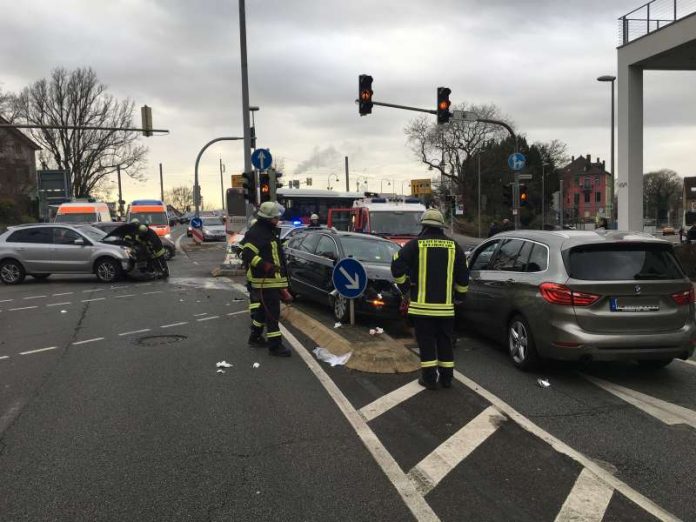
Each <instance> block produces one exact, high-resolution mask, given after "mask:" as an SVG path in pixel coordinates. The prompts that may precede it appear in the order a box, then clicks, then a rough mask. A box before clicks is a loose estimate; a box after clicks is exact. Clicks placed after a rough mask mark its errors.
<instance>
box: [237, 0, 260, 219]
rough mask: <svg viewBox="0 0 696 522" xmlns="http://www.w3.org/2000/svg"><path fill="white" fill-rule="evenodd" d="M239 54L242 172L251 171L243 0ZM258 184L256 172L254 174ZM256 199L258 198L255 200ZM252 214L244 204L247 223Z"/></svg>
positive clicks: (241, 4) (240, 3) (249, 208)
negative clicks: (240, 67)
mask: <svg viewBox="0 0 696 522" xmlns="http://www.w3.org/2000/svg"><path fill="white" fill-rule="evenodd" d="M239 54H240V55H241V56H240V57H241V62H242V122H243V125H244V138H243V139H244V172H251V153H250V151H251V127H250V125H249V123H250V122H249V75H248V72H247V71H248V67H247V45H246V10H245V8H244V0H239ZM255 176H256V179H257V186H258V174H255ZM257 201H258V200H257ZM253 215H254V208H253V206H252V205H251V204H249V203H247V205H246V219H247V223H248V222H249V221H250V220H251V218H252V216H253Z"/></svg>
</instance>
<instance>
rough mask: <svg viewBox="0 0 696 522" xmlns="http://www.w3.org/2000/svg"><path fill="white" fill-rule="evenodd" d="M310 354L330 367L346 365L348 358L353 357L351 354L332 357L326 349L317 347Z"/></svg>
mask: <svg viewBox="0 0 696 522" xmlns="http://www.w3.org/2000/svg"><path fill="white" fill-rule="evenodd" d="M312 352H313V353H314V355H316V356H317V359H319V360H320V361H324V362H326V363H329V364H330V365H331V366H337V365H341V366H342V365H344V364H346V363H347V362H348V359H350V356H351V355H353V352H348V353H344V354H343V355H334V354H332V353H331V352H330V351H328V350H327V349H326V348H321V347H319V346H317V347H316V348H315V349H314V350H312Z"/></svg>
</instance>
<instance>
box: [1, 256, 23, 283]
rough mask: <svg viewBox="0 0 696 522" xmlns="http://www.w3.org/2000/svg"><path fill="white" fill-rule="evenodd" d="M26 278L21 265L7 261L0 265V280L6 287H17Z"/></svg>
mask: <svg viewBox="0 0 696 522" xmlns="http://www.w3.org/2000/svg"><path fill="white" fill-rule="evenodd" d="M25 277H26V272H25V271H24V267H23V266H22V263H20V262H19V261H15V260H14V259H8V260H7V261H3V262H2V264H0V280H2V282H3V283H5V284H6V285H18V284H19V283H21V282H22V281H24V278H25Z"/></svg>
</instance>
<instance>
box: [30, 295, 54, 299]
mask: <svg viewBox="0 0 696 522" xmlns="http://www.w3.org/2000/svg"><path fill="white" fill-rule="evenodd" d="M44 297H48V296H47V295H32V296H30V297H24V299H43V298H44Z"/></svg>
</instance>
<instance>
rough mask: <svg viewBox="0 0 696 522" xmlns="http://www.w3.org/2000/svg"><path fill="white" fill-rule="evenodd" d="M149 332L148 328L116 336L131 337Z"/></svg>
mask: <svg viewBox="0 0 696 522" xmlns="http://www.w3.org/2000/svg"><path fill="white" fill-rule="evenodd" d="M149 331H150V329H149V328H143V329H142V330H133V331H132V332H123V333H120V334H118V336H119V337H123V336H124V335H133V334H139V333H145V332H149Z"/></svg>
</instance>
